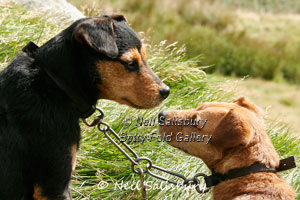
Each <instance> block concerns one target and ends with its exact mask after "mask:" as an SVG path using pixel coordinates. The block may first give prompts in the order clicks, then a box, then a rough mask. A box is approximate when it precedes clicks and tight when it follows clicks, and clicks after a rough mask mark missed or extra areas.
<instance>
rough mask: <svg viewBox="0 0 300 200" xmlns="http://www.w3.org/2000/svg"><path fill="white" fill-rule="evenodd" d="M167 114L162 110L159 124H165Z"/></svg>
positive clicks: (159, 115)
mask: <svg viewBox="0 0 300 200" xmlns="http://www.w3.org/2000/svg"><path fill="white" fill-rule="evenodd" d="M166 114H167V112H166V111H164V110H162V111H160V113H159V114H158V122H161V123H162V122H164V121H165V117H166Z"/></svg>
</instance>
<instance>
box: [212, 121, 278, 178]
mask: <svg viewBox="0 0 300 200" xmlns="http://www.w3.org/2000/svg"><path fill="white" fill-rule="evenodd" d="M263 141H264V142H263ZM223 155H224V156H223V157H222V159H220V160H219V161H217V162H215V163H213V165H212V166H209V167H211V168H214V169H215V171H216V172H217V173H221V174H225V173H226V172H228V171H230V170H232V169H239V168H243V167H248V166H250V165H252V164H253V163H255V162H259V163H261V164H263V165H265V166H266V167H269V168H277V167H278V166H279V156H278V153H277V152H276V150H275V148H274V146H273V144H272V142H271V140H270V138H269V137H268V135H267V134H266V133H265V131H264V129H263V127H259V126H257V127H254V136H253V139H252V141H251V142H250V144H248V145H247V146H246V147H244V146H238V147H235V148H231V149H227V150H224V151H223Z"/></svg>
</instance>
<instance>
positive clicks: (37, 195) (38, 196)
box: [33, 185, 47, 200]
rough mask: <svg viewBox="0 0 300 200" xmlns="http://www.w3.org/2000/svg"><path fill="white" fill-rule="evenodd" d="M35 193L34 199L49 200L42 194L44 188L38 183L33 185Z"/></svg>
mask: <svg viewBox="0 0 300 200" xmlns="http://www.w3.org/2000/svg"><path fill="white" fill-rule="evenodd" d="M33 189H34V193H33V199H34V200H47V198H46V197H43V196H42V188H41V187H40V186H38V185H35V186H34V187H33Z"/></svg>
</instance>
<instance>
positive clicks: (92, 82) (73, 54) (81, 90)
mask: <svg viewBox="0 0 300 200" xmlns="http://www.w3.org/2000/svg"><path fill="white" fill-rule="evenodd" d="M66 32H67V31H66ZM70 34H71V33H64V32H62V33H60V34H59V35H57V36H56V37H54V38H52V39H51V40H50V41H48V42H47V43H46V44H45V45H43V46H42V47H40V48H39V49H37V51H36V54H35V57H34V59H35V62H34V63H35V64H36V65H37V66H39V67H40V68H41V69H42V70H44V71H46V73H47V74H48V76H49V77H50V79H52V83H53V84H54V85H56V86H57V87H58V89H60V90H63V91H64V92H65V93H66V94H67V96H68V97H69V98H70V100H71V102H72V103H73V104H74V106H75V107H76V108H77V110H78V111H79V112H80V115H81V117H84V116H87V115H90V114H91V113H92V112H93V110H92V109H93V106H94V105H95V104H96V102H97V100H98V97H99V91H98V89H97V87H96V83H97V79H95V78H94V77H91V76H92V75H94V74H96V73H95V72H91V68H92V67H91V66H92V64H91V63H84V60H85V59H83V56H84V55H80V52H78V48H77V47H76V46H75V45H74V43H72V39H70V37H71V36H70V37H68V35H70ZM61 35H64V37H62V36H61ZM88 65H89V66H88Z"/></svg>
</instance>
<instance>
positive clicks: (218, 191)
mask: <svg viewBox="0 0 300 200" xmlns="http://www.w3.org/2000/svg"><path fill="white" fill-rule="evenodd" d="M263 115H264V114H263V111H262V110H261V109H260V108H259V107H257V106H256V105H254V104H253V103H250V102H248V101H247V100H246V99H245V98H240V99H238V100H237V101H235V102H234V103H203V104H201V105H200V106H199V107H198V108H197V109H191V110H174V111H168V112H167V114H166V120H167V119H172V118H173V117H174V116H177V117H178V118H181V119H184V118H185V116H187V118H188V119H207V122H206V124H205V126H204V128H203V129H201V128H200V127H199V126H198V127H193V126H160V128H159V129H160V133H161V134H163V133H164V132H166V133H167V134H169V133H171V132H173V136H174V135H176V133H178V132H183V135H190V134H191V132H197V134H198V135H199V134H201V135H212V139H211V141H210V143H208V144H205V143H203V142H178V141H176V139H175V138H172V141H171V142H170V144H171V145H172V146H174V147H177V148H179V149H182V150H184V151H185V152H187V153H189V154H191V155H194V156H197V157H199V158H201V159H202V160H203V161H204V162H205V164H206V165H207V166H208V167H209V168H210V169H215V171H216V172H217V173H222V174H224V173H226V172H228V171H229V170H231V169H237V168H242V167H248V166H250V165H251V164H253V163H255V162H260V163H262V164H265V165H266V166H267V167H272V168H276V167H278V165H279V156H278V154H277V152H276V151H275V149H274V147H273V145H272V142H271V140H270V139H269V137H268V135H267V134H266V132H265V130H264V120H263ZM174 133H175V134H174ZM213 196H214V199H215V200H229V199H274V200H275V199H285V200H292V199H294V198H295V192H294V189H293V188H292V187H291V186H290V185H289V184H288V183H286V182H285V181H284V180H283V179H282V178H281V177H280V176H279V175H277V174H274V173H267V172H265V173H253V174H250V175H247V176H243V177H240V178H236V179H232V180H229V181H226V182H222V183H220V184H218V185H217V186H215V187H214V192H213Z"/></svg>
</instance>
